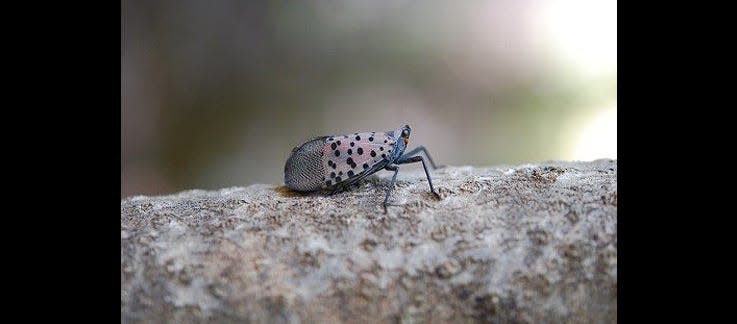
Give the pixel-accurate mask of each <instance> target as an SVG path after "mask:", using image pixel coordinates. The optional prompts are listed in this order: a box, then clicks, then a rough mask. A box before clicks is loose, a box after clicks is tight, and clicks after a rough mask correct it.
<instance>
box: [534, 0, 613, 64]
mask: <svg viewBox="0 0 737 324" xmlns="http://www.w3.org/2000/svg"><path fill="white" fill-rule="evenodd" d="M541 13H542V17H541V18H540V23H541V25H540V27H541V28H542V29H543V30H542V31H541V32H544V33H547V34H548V35H549V37H551V39H552V41H553V43H554V46H555V47H556V48H557V50H559V51H560V52H561V53H562V54H563V55H564V56H565V57H566V58H567V59H569V60H571V61H572V63H573V64H575V65H576V66H578V67H579V68H580V70H581V72H583V73H586V74H587V75H598V74H601V73H609V72H612V71H615V70H616V68H617V1H616V0H613V1H611V0H556V1H550V2H549V5H548V6H547V7H546V8H545V9H543V10H542V11H541Z"/></svg>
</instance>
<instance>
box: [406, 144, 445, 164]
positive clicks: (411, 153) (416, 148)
mask: <svg viewBox="0 0 737 324" xmlns="http://www.w3.org/2000/svg"><path fill="white" fill-rule="evenodd" d="M420 151H422V152H425V156H427V159H428V160H430V164H431V165H432V168H433V169H437V168H438V167H436V166H435V162H433V160H432V157H431V156H430V152H428V151H427V149H426V148H425V147H424V146H418V147H415V148H414V149H413V150H411V151H409V152H407V153H404V154H403V155H402V156H401V157H399V159H400V160H401V159H402V158H409V157H410V156H413V155H415V154H417V153H419V152H420Z"/></svg>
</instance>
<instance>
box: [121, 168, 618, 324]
mask: <svg viewBox="0 0 737 324" xmlns="http://www.w3.org/2000/svg"><path fill="white" fill-rule="evenodd" d="M408 169H410V168H406V167H405V168H402V169H400V172H399V176H398V178H397V184H396V188H395V190H394V192H393V194H392V198H391V199H390V202H391V203H392V204H393V206H390V207H389V209H388V213H387V214H384V213H383V208H382V207H381V202H382V201H383V199H384V194H385V190H386V186H387V185H388V182H389V179H390V176H391V172H379V173H378V174H377V175H376V176H372V177H370V178H368V179H367V180H366V181H364V182H363V183H361V184H360V185H357V186H355V187H354V188H351V189H350V190H349V191H345V192H342V193H338V194H335V195H332V196H327V195H323V194H319V193H313V194H306V195H303V194H297V193H294V192H291V191H289V190H288V189H286V188H285V187H284V186H283V185H252V186H248V187H235V188H226V189H221V190H217V191H202V190H191V191H185V192H181V193H177V194H174V195H170V196H158V197H146V196H135V197H128V198H125V199H122V200H121V202H120V225H121V249H120V257H121V262H120V266H121V271H120V279H121V298H120V300H121V321H122V322H124V323H138V322H151V323H163V322H176V323H192V322H255V323H338V322H351V323H368V322H390V323H394V322H402V323H412V322H429V323H447V322H498V323H506V322H514V323H561V322H568V323H614V322H616V321H617V161H616V160H597V161H593V162H545V163H541V164H530V165H518V166H497V167H489V168H475V167H452V166H449V167H445V168H441V169H437V170H435V171H433V172H432V176H433V184H434V185H435V186H436V189H437V191H438V192H439V194H440V195H441V197H442V199H440V200H438V199H437V198H435V197H433V196H432V195H431V194H430V192H429V189H428V185H427V180H426V179H425V177H424V173H423V172H422V169H421V168H419V169H414V168H412V169H411V170H408Z"/></svg>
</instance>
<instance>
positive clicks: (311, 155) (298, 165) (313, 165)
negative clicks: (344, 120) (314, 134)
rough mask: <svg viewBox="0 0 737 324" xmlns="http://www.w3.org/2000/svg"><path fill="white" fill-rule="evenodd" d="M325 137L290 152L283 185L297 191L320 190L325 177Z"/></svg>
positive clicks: (285, 166)
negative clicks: (323, 157)
mask: <svg viewBox="0 0 737 324" xmlns="http://www.w3.org/2000/svg"><path fill="white" fill-rule="evenodd" d="M325 138H327V136H323V137H318V138H315V139H313V140H310V141H308V142H306V143H304V144H302V145H300V146H298V147H296V148H295V149H294V150H292V154H291V155H290V156H289V158H288V159H287V163H286V165H284V184H285V185H287V187H288V188H289V189H292V190H297V191H315V190H319V189H321V186H322V184H323V179H324V177H325V167H324V166H323V161H322V156H323V154H324V153H323V145H324V144H325Z"/></svg>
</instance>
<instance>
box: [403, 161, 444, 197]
mask: <svg viewBox="0 0 737 324" xmlns="http://www.w3.org/2000/svg"><path fill="white" fill-rule="evenodd" d="M423 149H424V148H423ZM413 151H414V150H413ZM426 153H427V152H426ZM431 161H432V160H431ZM414 162H422V168H423V169H425V176H427V183H428V184H430V192H432V193H433V194H434V195H435V197H437V198H438V199H440V195H439V194H438V193H437V192H435V188H433V186H432V178H430V172H429V171H427V165H426V164H425V159H423V158H422V157H421V156H419V155H417V156H409V157H408V156H407V155H406V154H405V155H402V156H401V157H400V158H399V159H397V161H396V162H395V163H396V164H407V163H414ZM395 176H396V174H395Z"/></svg>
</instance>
